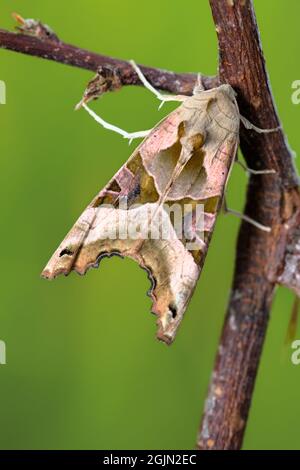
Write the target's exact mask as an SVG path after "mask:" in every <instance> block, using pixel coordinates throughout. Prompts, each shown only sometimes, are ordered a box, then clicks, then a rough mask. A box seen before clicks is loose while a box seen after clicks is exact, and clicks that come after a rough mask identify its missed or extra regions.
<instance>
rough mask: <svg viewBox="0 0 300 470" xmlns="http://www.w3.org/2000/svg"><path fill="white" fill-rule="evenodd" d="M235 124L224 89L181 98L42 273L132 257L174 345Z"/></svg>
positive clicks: (229, 93)
mask: <svg viewBox="0 0 300 470" xmlns="http://www.w3.org/2000/svg"><path fill="white" fill-rule="evenodd" d="M239 124H240V119H239V110H238V107H237V104H236V100H235V97H234V92H233V90H232V88H231V87H230V86H229V85H222V86H220V87H218V88H214V89H212V90H208V91H198V92H197V93H196V94H195V95H193V96H191V97H186V98H185V99H184V100H183V102H182V104H181V105H180V106H179V107H178V108H177V109H176V110H175V111H173V112H172V113H171V114H169V115H168V116H167V117H166V118H165V119H164V120H163V121H162V122H161V123H159V124H158V125H157V126H156V127H155V128H154V129H153V130H152V131H151V132H150V134H149V135H148V136H147V137H146V138H145V139H144V141H143V142H142V143H141V144H140V145H139V146H138V147H137V149H136V150H135V151H134V152H133V154H132V155H131V157H130V158H129V160H128V161H127V162H126V163H125V164H124V165H123V166H122V168H121V169H120V170H119V171H118V172H117V173H116V175H115V176H114V177H113V178H112V179H111V181H110V182H109V183H108V184H107V186H106V187H105V188H104V189H102V190H101V191H100V192H99V193H98V194H97V196H96V197H95V198H94V199H93V201H92V202H91V204H90V205H89V206H88V207H87V208H86V209H85V211H84V212H83V213H82V215H81V216H80V217H79V219H78V220H77V222H76V223H75V225H74V226H73V228H72V229H71V231H70V232H69V233H68V235H67V236H66V238H65V239H64V240H63V242H62V243H61V245H60V246H59V247H58V249H57V250H56V252H55V253H54V255H53V256H52V258H51V259H50V261H49V262H48V264H47V266H46V267H45V269H44V271H43V273H42V275H43V276H44V277H46V278H49V279H52V278H54V277H56V276H57V275H58V274H61V273H63V274H68V273H69V272H70V271H71V270H74V271H76V272H78V273H80V274H84V273H85V272H86V271H87V270H88V268H89V267H92V266H93V267H96V266H98V264H99V261H100V260H101V258H103V257H104V256H109V255H112V254H118V255H121V256H128V257H130V258H133V259H135V260H136V261H137V262H138V263H139V265H140V266H141V267H142V268H144V269H145V270H146V271H147V272H148V275H149V278H150V279H151V281H152V287H151V291H150V296H151V298H152V301H153V304H152V311H153V312H154V313H155V314H156V315H157V324H158V332H157V337H158V338H159V339H161V340H163V341H165V342H166V343H171V342H172V341H173V339H174V337H175V334H176V331H177V328H178V326H179V324H180V322H181V320H182V318H183V315H184V313H185V311H186V308H187V305H188V303H189V300H190V298H191V296H192V293H193V291H194V288H195V285H196V282H197V280H198V278H199V275H200V272H201V269H202V266H203V263H204V259H205V256H206V252H207V249H208V245H209V241H210V238H211V234H212V231H213V228H214V225H215V221H216V216H217V213H218V210H219V209H220V206H221V204H222V198H223V194H224V189H225V185H226V181H227V179H228V176H229V172H230V169H231V166H232V163H233V161H234V158H235V155H236V150H237V146H238V136H239ZM199 207H200V208H201V210H200V211H199V210H198V209H199ZM197 214H198V215H199V214H200V217H197ZM120 221H121V222H120ZM147 222H148V225H147ZM149 222H151V223H149ZM178 226H180V227H181V229H182V230H181V233H179V232H180V230H178ZM142 229H143V230H142ZM162 232H163V233H164V234H165V233H166V232H168V236H167V237H164V236H162Z"/></svg>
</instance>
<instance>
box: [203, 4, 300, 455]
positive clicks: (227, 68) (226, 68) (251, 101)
mask: <svg viewBox="0 0 300 470" xmlns="http://www.w3.org/2000/svg"><path fill="white" fill-rule="evenodd" d="M210 5H211V9H212V14H213V18H214V22H215V24H216V30H217V33H218V40H219V53H220V69H219V72H220V81H221V82H227V83H230V84H231V85H232V86H233V87H234V88H235V90H236V91H237V92H238V102H239V107H240V109H241V110H242V113H243V114H244V115H245V116H246V117H247V118H248V119H249V120H250V121H251V122H253V123H254V124H255V125H257V126H259V127H262V128H274V127H276V126H278V124H279V119H278V116H277V113H276V110H275V106H274V102H273V98H272V94H271V91H270V87H269V83H268V76H267V73H266V69H265V63H264V57H263V54H262V50H261V45H260V40H259V33H258V28H257V24H256V18H255V13H254V9H253V5H252V1H251V0H235V1H227V2H225V1H224V0H210ZM241 149H242V152H243V154H244V157H245V159H246V161H247V164H248V166H249V167H251V168H273V169H275V170H276V174H275V175H262V176H253V177H251V179H250V182H249V187H248V194H247V203H246V208H245V213H246V214H247V215H249V216H250V217H252V218H254V219H256V220H258V221H259V222H261V223H263V224H265V225H269V226H271V227H272V232H271V233H270V234H266V233H265V232H262V231H259V230H258V229H256V228H255V227H253V226H250V225H249V224H245V223H243V224H242V226H241V229H240V233H239V238H238V244H237V255H236V264H235V274H234V280H233V287H232V294H231V299H230V302H229V306H228V311H227V316H226V319H225V323H224V327H223V331H222V334H221V339H220V343H219V349H218V354H217V358H216V362H215V366H214V371H213V374H212V380H211V384H210V388H209V393H208V397H207V401H206V408H205V412H204V416H203V419H202V425H201V430H200V434H199V438H198V443H197V447H198V448H199V449H219V450H221V449H222V450H226V449H235V450H237V449H240V448H241V446H242V441H243V435H244V431H245V427H246V424H247V418H248V412H249V408H250V404H251V397H252V393H253V388H254V383H255V378H256V374H257V369H258V366H259V361H260V357H261V352H262V347H263V342H264V339H265V334H266V330H267V325H268V319H269V311H270V308H271V303H272V298H273V293H274V287H275V285H276V282H280V281H281V279H280V277H279V275H280V273H281V272H282V270H283V268H284V267H286V264H287V263H288V264H289V266H291V263H290V260H289V259H288V257H287V256H288V255H290V256H291V255H292V254H293V253H294V251H296V256H298V257H299V245H298V250H293V249H292V248H291V246H290V243H291V241H293V242H294V243H295V244H296V243H297V241H298V242H299V236H300V234H299V229H298V228H297V227H299V223H300V196H299V190H298V177H297V174H296V171H295V169H294V165H293V158H292V155H291V153H290V150H289V148H288V147H287V145H286V141H285V138H284V135H283V133H282V132H276V133H272V134H265V135H259V134H255V133H253V132H249V131H242V133H241ZM285 280H286V277H285ZM293 280H294V281H295V276H294V277H293ZM286 284H287V285H288V282H286ZM289 287H291V286H290V285H289ZM293 288H294V290H297V289H296V288H295V286H293ZM298 291H299V292H300V286H299V276H298Z"/></svg>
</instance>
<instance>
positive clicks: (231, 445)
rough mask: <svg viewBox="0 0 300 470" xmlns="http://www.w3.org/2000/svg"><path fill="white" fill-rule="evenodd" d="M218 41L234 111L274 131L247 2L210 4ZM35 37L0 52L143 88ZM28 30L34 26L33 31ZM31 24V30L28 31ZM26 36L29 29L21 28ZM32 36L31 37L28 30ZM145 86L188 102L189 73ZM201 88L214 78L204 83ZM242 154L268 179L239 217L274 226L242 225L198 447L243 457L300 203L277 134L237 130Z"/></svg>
mask: <svg viewBox="0 0 300 470" xmlns="http://www.w3.org/2000/svg"><path fill="white" fill-rule="evenodd" d="M210 4H211V8H212V13H213V17H214V21H215V24H216V29H217V33H218V39H219V49H220V70H219V77H220V81H221V82H227V83H230V84H231V85H232V86H233V87H234V88H235V90H236V91H237V93H238V103H239V107H240V110H241V112H242V114H243V115H245V116H246V117H247V118H248V119H249V120H250V121H251V122H253V123H254V124H256V125H257V126H259V127H262V128H274V127H277V126H278V123H279V119H278V116H277V114H276V111H275V107H274V102H273V98H272V95H271V92H270V88H269V84H268V77H267V73H266V70H265V64H264V58H263V54H262V51H261V46H260V42H259V34H258V29H257V25H256V19H255V14H254V11H253V6H252V1H251V0H227V1H225V0H210ZM35 24H36V25H37V26H38V29H37V30H38V31H39V32H42V33H43V34H42V35H41V36H38V37H37V36H36V35H28V34H15V33H10V32H8V31H3V30H0V48H4V49H9V50H12V51H15V52H21V53H24V54H29V55H33V56H36V57H40V58H45V59H49V60H54V61H56V62H61V63H64V64H67V65H72V66H75V67H80V68H84V69H87V70H93V71H97V70H98V68H99V67H100V66H104V67H105V66H110V67H111V68H112V69H113V70H115V71H116V72H117V73H118V76H119V77H120V80H121V83H122V85H140V82H139V80H138V77H137V75H136V74H135V73H134V72H133V70H132V68H131V66H130V65H129V64H128V62H126V61H122V60H118V59H113V58H111V57H105V56H102V55H100V54H96V53H94V52H90V51H87V50H84V49H80V48H78V47H76V46H72V45H69V44H65V43H63V42H62V41H60V40H59V39H58V38H57V36H56V35H55V34H54V33H53V32H50V34H49V30H48V29H47V28H46V27H44V26H43V25H42V24H41V23H39V22H35ZM31 26H32V24H31ZM31 26H30V27H31ZM20 29H22V30H23V31H24V30H25V29H26V28H25V27H24V28H20ZM31 34H32V31H31ZM140 67H141V69H142V71H143V73H144V74H145V75H146V77H147V78H148V80H149V81H150V82H151V84H152V85H153V86H154V87H156V88H160V89H162V90H165V91H169V92H171V93H182V94H191V92H192V89H193V87H194V84H195V80H196V75H195V74H176V73H173V72H168V71H164V70H159V69H154V68H149V67H143V66H140ZM203 82H204V86H205V88H211V87H214V86H217V85H218V84H219V78H218V77H203ZM241 148H242V151H243V154H244V156H245V159H246V161H247V163H248V165H249V167H251V168H257V169H261V168H269V169H275V170H276V174H275V175H261V176H254V177H252V178H251V179H250V182H249V187H248V194H247V204H246V208H245V212H246V214H247V215H249V216H250V217H252V218H255V219H256V220H258V221H259V222H261V223H263V224H264V225H269V226H271V227H272V232H271V233H270V234H266V232H261V231H259V230H257V229H256V228H254V227H252V226H250V225H249V224H242V226H241V230H240V234H239V239H238V246H237V257H236V266H235V274H234V281H233V288H232V295H231V300H230V303H229V306H228V311H227V315H226V320H225V324H224V327H223V332H222V335H221V339H220V346H219V352H218V355H217V358H216V363H215V368H214V372H213V376H212V377H213V378H212V381H211V385H210V389H209V394H208V399H207V403H206V409H205V412H204V416H203V420H202V426H201V430H200V433H199V438H198V442H197V447H198V448H199V449H240V448H241V446H242V440H243V434H244V431H245V427H246V423H247V418H248V412H249V408H250V403H251V397H252V392H253V388H254V383H255V377H256V373H257V369H258V366H259V361H260V356H261V351H262V346H263V342H264V338H265V333H266V329H267V324H268V318H269V310H270V308H271V302H272V297H273V292H274V287H275V285H276V283H281V284H284V285H287V286H288V287H289V288H291V289H293V290H294V291H295V292H296V293H298V294H299V293H300V263H299V259H300V248H299V247H300V230H299V229H298V227H299V226H300V195H299V189H298V177H297V173H296V171H295V169H294V165H293V159H292V156H291V153H290V151H289V149H288V147H287V145H286V141H285V138H284V134H283V132H281V131H278V132H276V133H273V134H268V135H258V134H255V133H253V132H249V131H243V130H242V131H241Z"/></svg>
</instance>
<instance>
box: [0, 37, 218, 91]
mask: <svg viewBox="0 0 300 470" xmlns="http://www.w3.org/2000/svg"><path fill="white" fill-rule="evenodd" d="M0 48H2V49H8V50H11V51H15V52H21V53H22V54H28V55H31V56H35V57H40V58H43V59H48V60H54V61H55V62H60V63H62V64H66V65H72V66H74V67H79V68H82V69H87V70H92V71H94V72H96V71H97V70H98V68H99V67H100V66H107V65H109V66H111V67H113V68H115V69H116V70H117V71H118V74H119V76H120V78H121V81H122V84H123V85H141V83H140V81H139V78H138V76H137V75H136V73H135V72H134V70H133V69H132V67H131V65H130V64H129V63H128V62H127V61H125V60H119V59H114V58H112V57H107V56H103V55H101V54H97V53H95V52H91V51H88V50H86V49H81V48H79V47H77V46H72V45H70V44H66V43H64V42H62V41H60V40H58V39H54V40H53V39H40V38H38V37H35V36H31V35H28V34H21V33H11V32H9V31H4V30H2V29H1V30H0ZM140 67H141V70H142V72H143V73H144V74H145V76H146V77H147V79H148V80H149V81H150V83H151V84H152V85H153V86H154V87H155V88H160V89H161V90H165V91H168V92H170V93H180V94H186V95H189V94H191V93H192V91H193V87H194V85H195V82H196V79H197V74H192V73H175V72H170V71H167V70H160V69H156V68H152V67H144V66H142V65H141V66H140ZM202 79H203V83H204V86H205V87H206V88H212V87H213V86H216V85H217V84H218V80H217V78H215V77H202Z"/></svg>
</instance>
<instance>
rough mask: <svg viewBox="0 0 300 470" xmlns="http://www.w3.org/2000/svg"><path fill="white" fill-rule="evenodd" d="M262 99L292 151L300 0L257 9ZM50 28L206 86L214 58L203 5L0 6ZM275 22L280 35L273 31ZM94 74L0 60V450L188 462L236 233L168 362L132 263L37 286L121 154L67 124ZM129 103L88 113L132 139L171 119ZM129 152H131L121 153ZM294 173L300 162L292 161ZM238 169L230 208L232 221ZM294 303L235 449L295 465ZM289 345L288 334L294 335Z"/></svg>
mask: <svg viewBox="0 0 300 470" xmlns="http://www.w3.org/2000/svg"><path fill="white" fill-rule="evenodd" d="M255 7H256V13H257V17H258V22H259V25H260V30H261V36H262V41H263V46H264V52H265V55H266V59H267V66H268V70H269V74H270V77H271V83H272V88H273V92H274V95H275V98H276V103H277V106H278V109H279V113H280V116H281V118H282V121H283V125H284V128H285V130H286V132H287V134H288V137H289V142H290V144H291V146H292V148H293V149H295V150H296V151H297V150H298V149H299V148H300V134H299V130H298V123H299V116H300V105H299V106H295V105H293V104H292V102H291V83H292V81H294V80H296V79H299V78H300V70H299V61H298V58H299V51H298V47H299V32H298V27H299V24H298V22H299V15H300V3H299V1H298V0H289V2H282V1H281V0H265V1H264V2H262V1H255ZM12 11H17V12H18V13H20V14H22V15H23V16H24V17H25V18H28V17H29V18H30V17H32V18H38V19H40V20H42V21H44V22H46V23H48V24H49V25H50V26H51V27H52V28H53V29H54V30H55V31H56V33H57V34H58V35H59V37H60V38H61V39H63V40H64V41H66V42H69V43H73V44H76V45H79V46H81V47H85V48H88V49H90V50H93V51H98V52H101V53H103V54H106V55H111V56H115V57H120V58H124V59H131V58H134V59H135V60H136V61H137V62H140V63H143V64H146V65H153V66H158V67H163V68H167V69H171V70H175V71H201V72H203V73H204V74H215V72H216V67H217V42H216V35H215V31H214V25H213V22H212V19H211V13H210V9H209V6H208V1H206V0H202V1H199V0H190V1H187V2H185V3H183V2H182V1H179V0H173V1H170V0H169V1H164V2H162V1H161V0H152V1H151V2H141V1H139V0H129V1H127V2H124V1H121V0H115V1H114V2H111V3H110V2H107V1H102V0H84V1H83V0H77V1H72V2H67V1H65V2H61V1H60V2H58V1H50V0H45V1H43V2H41V1H38V0H27V1H25V2H24V0H18V1H12V0H2V2H1V23H0V26H1V27H2V28H7V29H12V27H13V20H12V19H11V16H10V14H11V12H12ZM283 18H284V21H283ZM92 76H93V73H90V72H88V71H83V70H79V69H76V68H71V67H67V66H64V65H61V64H57V63H54V62H48V61H45V60H39V59H36V58H32V57H29V56H24V55H20V54H15V53H12V52H9V51H3V50H0V79H2V80H4V81H5V82H6V85H7V104H6V105H5V106H0V117H1V139H0V152H1V167H0V168H1V169H0V197H1V202H2V203H1V221H2V222H1V225H2V237H1V244H2V254H1V259H2V261H1V262H2V269H1V296H0V339H2V340H4V341H5V342H6V345H7V365H5V366H0V391H1V406H0V423H1V424H0V426H1V438H0V442H1V444H0V446H1V448H3V449H30V448H32V449H40V448H48V449H54V448H55V449H80V448H83V449H90V448H97V449H105V448H108V449H120V448H121V449H185V448H191V449H192V448H193V447H194V443H195V438H196V432H197V428H198V425H199V420H200V416H201V413H202V410H203V406H204V399H205V395H206V390H207V386H208V382H209V377H210V374H211V371H212V365H213V360H214V356H215V352H216V349H217V344H218V338H219V335H220V329H221V326H222V323H223V318H224V312H225V309H226V304H227V300H228V296H229V291H230V284H231V278H232V272H233V265H234V252H235V242H236V236H237V231H238V226H239V221H238V220H235V218H231V217H223V216H221V217H220V218H219V220H218V224H217V228H216V231H215V234H214V237H213V241H212V244H211V247H210V250H209V254H208V257H207V261H206V265H205V268H204V271H203V274H202V278H201V282H200V283H199V285H198V287H197V289H196V292H195V294H194V297H193V299H192V301H191V304H190V307H189V309H188V312H187V315H186V317H185V319H184V321H183V324H182V327H181V329H180V331H179V334H178V337H177V339H176V341H175V343H174V344H173V345H172V346H171V347H166V346H165V345H164V344H162V343H159V342H158V341H156V340H155V318H154V317H153V316H151V315H150V313H149V310H150V299H149V298H148V297H147V296H146V291H147V290H148V288H149V281H148V280H147V276H146V274H145V272H143V271H142V270H141V269H140V268H139V267H138V266H137V265H136V264H135V263H134V262H132V261H130V260H121V259H120V258H113V259H110V260H108V259H105V260H104V261H103V262H102V263H101V268H100V269H99V270H91V271H89V273H88V275H87V276H86V277H79V276H78V275H75V274H72V275H70V276H69V277H68V278H64V277H63V278H58V279H57V280H56V281H54V282H47V281H44V280H42V279H40V277H39V275H40V271H41V270H42V268H43V267H44V265H45V263H46V262H47V260H48V258H49V257H50V255H51V254H52V252H53V251H54V249H56V247H57V245H58V244H59V243H60V242H61V240H62V239H63V237H64V236H65V235H66V233H67V232H68V230H69V229H70V227H71V226H72V225H73V223H74V221H75V220H76V219H77V217H78V216H79V214H80V213H81V211H82V210H83V209H84V208H85V206H86V205H87V204H88V203H89V202H90V200H91V199H92V197H93V196H94V195H95V194H96V192H98V190H99V189H100V188H101V187H103V186H104V185H105V184H106V182H107V181H108V180H109V179H110V178H111V176H112V175H113V174H114V173H115V172H116V170H117V169H118V168H119V167H120V166H121V165H122V164H123V163H124V161H125V160H126V159H127V157H128V156H129V154H130V152H131V151H132V147H131V148H129V147H128V145H127V144H126V142H125V141H124V140H123V139H122V138H121V137H119V136H117V135H116V134H113V133H110V132H108V131H105V130H103V129H102V128H100V127H98V126H97V125H96V123H95V122H94V121H92V120H91V118H89V116H88V115H87V114H86V113H85V112H83V111H81V112H77V113H75V112H73V107H74V105H75V103H77V102H78V100H79V99H80V97H81V94H82V92H83V90H84V88H85V85H86V83H87V81H88V80H89V79H90V78H91V77H92ZM157 105H158V103H157V100H156V99H155V98H154V97H153V96H152V95H151V94H150V93H149V92H148V91H146V90H144V89H142V88H138V87H137V88H135V87H132V88H124V89H123V90H121V91H120V92H119V93H115V94H110V95H106V96H105V97H104V98H103V99H102V100H101V101H98V102H96V103H95V104H93V108H94V109H96V110H97V111H98V112H99V113H101V115H102V116H103V117H104V118H106V119H107V120H108V121H110V122H112V123H114V124H116V125H119V126H121V127H123V128H125V129H127V130H129V131H134V130H142V129H148V128H149V127H151V126H152V125H154V124H155V123H156V122H157V121H158V120H159V119H160V118H161V117H162V116H164V115H165V114H166V113H167V112H168V110H170V109H172V107H171V106H169V105H166V106H165V107H164V108H163V109H162V110H161V111H158V110H157ZM133 146H134V144H133ZM297 163H298V165H299V161H297ZM245 185H246V176H245V175H244V173H243V172H242V171H241V169H239V168H237V169H235V170H234V173H233V175H232V178H231V181H230V184H229V195H228V198H229V202H230V206H231V207H234V208H235V209H238V210H239V209H240V210H241V209H242V207H243V201H244V191H245ZM292 302H293V295H292V294H291V293H290V292H288V291H286V290H284V289H278V291H277V293H276V298H275V301H274V305H273V309H272V316H271V322H270V326H269V330H268V334H267V339H266V343H265V347H264V352H263V357H262V362H261V366H260V369H259V374H258V379H257V383H256V388H255V393H254V398H253V403H252V408H251V414H250V419H249V424H248V428H247V432H246V436H245V442H244V448H245V449H300V435H299V413H300V400H299V391H298V389H299V388H300V366H299V367H298V368H297V366H293V365H292V364H291V362H290V360H289V354H290V352H289V351H287V352H286V353H285V354H284V351H283V349H284V347H283V344H284V337H285V333H286V329H287V324H288V320H289V315H290V311H291V305H292ZM298 335H300V332H298Z"/></svg>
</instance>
